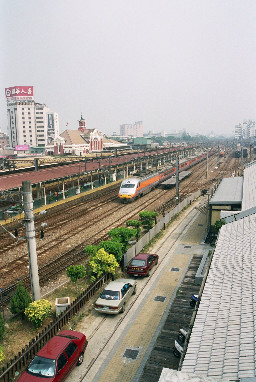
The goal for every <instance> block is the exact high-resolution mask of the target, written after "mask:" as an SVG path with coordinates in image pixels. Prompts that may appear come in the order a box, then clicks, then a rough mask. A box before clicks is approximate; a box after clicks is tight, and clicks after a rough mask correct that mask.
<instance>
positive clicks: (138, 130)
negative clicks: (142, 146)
mask: <svg viewBox="0 0 256 382" xmlns="http://www.w3.org/2000/svg"><path fill="white" fill-rule="evenodd" d="M120 135H121V136H123V137H128V136H129V137H143V122H142V121H138V122H135V123H134V124H131V123H125V124H123V125H121V126H120Z"/></svg>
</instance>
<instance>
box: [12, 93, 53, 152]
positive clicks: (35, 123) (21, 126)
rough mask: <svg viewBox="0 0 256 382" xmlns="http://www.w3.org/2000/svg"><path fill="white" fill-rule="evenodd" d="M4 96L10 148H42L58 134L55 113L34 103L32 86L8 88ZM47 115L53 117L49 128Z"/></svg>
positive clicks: (44, 106) (42, 105)
mask: <svg viewBox="0 0 256 382" xmlns="http://www.w3.org/2000/svg"><path fill="white" fill-rule="evenodd" d="M5 95H6V99H7V119H8V124H7V129H8V134H9V137H10V146H11V147H13V148H16V147H17V146H18V147H24V148H29V147H44V146H46V145H47V143H48V141H49V140H50V139H51V138H50V137H53V138H55V137H56V136H57V135H58V134H59V123H58V115H57V113H52V112H51V111H50V109H49V108H48V107H46V105H44V104H40V103H37V102H35V101H34V96H33V86H14V87H10V88H7V89H5ZM49 114H53V115H54V117H53V121H55V123H53V124H51V128H49V127H48V126H49V118H48V115H49ZM53 129H56V131H53Z"/></svg>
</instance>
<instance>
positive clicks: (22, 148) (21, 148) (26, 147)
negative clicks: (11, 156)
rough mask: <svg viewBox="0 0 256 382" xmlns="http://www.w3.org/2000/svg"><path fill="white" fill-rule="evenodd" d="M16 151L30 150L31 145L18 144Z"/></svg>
mask: <svg viewBox="0 0 256 382" xmlns="http://www.w3.org/2000/svg"><path fill="white" fill-rule="evenodd" d="M15 150H16V151H29V145H17V146H15Z"/></svg>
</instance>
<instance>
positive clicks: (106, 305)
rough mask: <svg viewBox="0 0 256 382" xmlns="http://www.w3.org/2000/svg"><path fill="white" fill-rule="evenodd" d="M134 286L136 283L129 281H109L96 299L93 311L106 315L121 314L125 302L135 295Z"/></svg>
mask: <svg viewBox="0 0 256 382" xmlns="http://www.w3.org/2000/svg"><path fill="white" fill-rule="evenodd" d="M136 284H137V282H136V281H135V280H131V279H117V280H115V281H111V282H110V283H109V284H108V285H107V286H106V287H105V289H104V291H103V292H102V293H101V295H100V297H99V298H98V299H97V301H96V303H95V310H96V311H97V312H100V313H107V314H118V313H120V312H121V313H123V312H124V311H125V305H126V302H127V300H128V299H129V298H130V297H131V295H133V294H136Z"/></svg>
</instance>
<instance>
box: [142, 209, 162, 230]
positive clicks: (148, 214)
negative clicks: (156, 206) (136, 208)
mask: <svg viewBox="0 0 256 382" xmlns="http://www.w3.org/2000/svg"><path fill="white" fill-rule="evenodd" d="M157 215H158V214H157V212H154V211H141V212H140V213H139V217H140V220H141V224H142V227H143V228H144V229H145V230H146V231H149V230H150V229H151V228H153V227H154V224H156V217H157Z"/></svg>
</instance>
